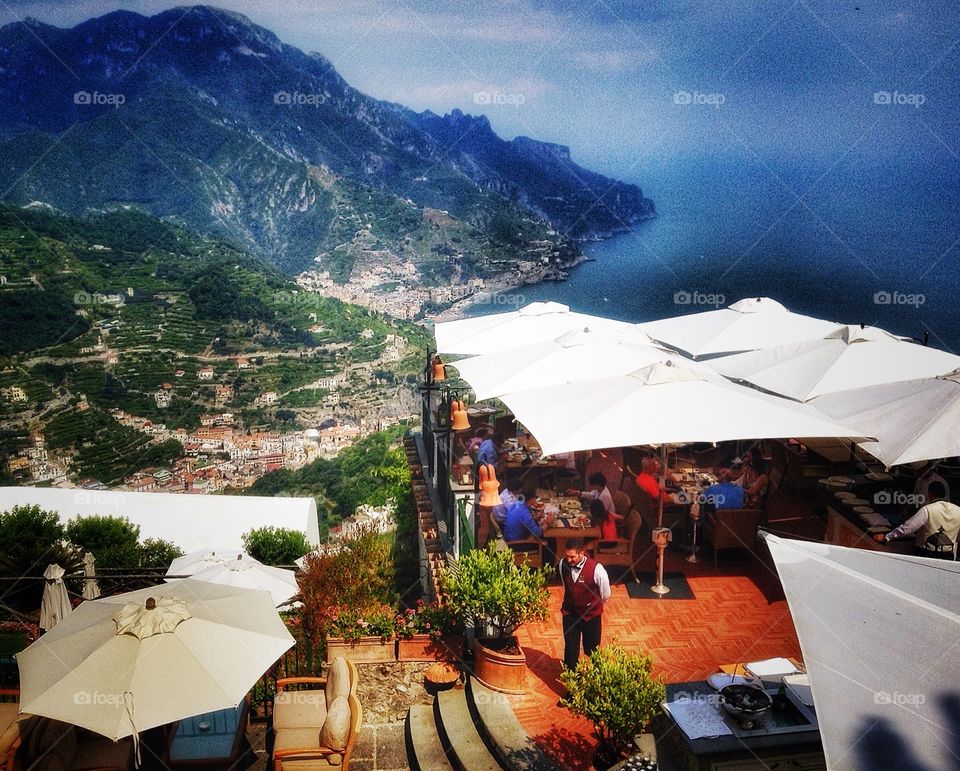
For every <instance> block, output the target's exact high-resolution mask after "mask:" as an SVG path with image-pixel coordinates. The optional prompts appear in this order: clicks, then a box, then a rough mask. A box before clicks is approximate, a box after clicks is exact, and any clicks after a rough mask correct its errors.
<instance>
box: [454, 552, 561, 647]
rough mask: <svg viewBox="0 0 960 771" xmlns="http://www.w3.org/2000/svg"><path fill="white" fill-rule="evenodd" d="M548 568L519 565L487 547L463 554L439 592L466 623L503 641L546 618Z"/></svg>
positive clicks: (508, 555) (510, 556) (507, 553)
mask: <svg viewBox="0 0 960 771" xmlns="http://www.w3.org/2000/svg"><path fill="white" fill-rule="evenodd" d="M551 569H552V568H550V567H549V566H547V567H543V568H539V569H535V568H531V567H529V566H528V565H521V566H518V565H516V564H514V557H513V552H512V551H509V550H498V549H497V548H496V546H495V544H490V545H489V546H488V547H487V548H486V549H474V550H473V551H468V552H467V553H466V554H462V555H461V556H460V559H459V560H458V561H457V564H456V567H455V568H453V569H452V570H450V571H449V572H447V573H446V574H444V576H443V577H442V580H441V585H442V591H443V592H444V593H445V594H446V595H447V597H448V601H449V604H450V608H451V609H452V610H453V612H454V613H456V614H457V615H459V616H460V617H461V618H463V619H464V621H465V622H466V623H467V624H470V625H472V626H474V627H475V628H476V629H478V630H482V629H486V628H492V629H493V630H494V637H495V638H500V639H502V638H504V637H507V636H508V635H510V634H513V632H514V631H515V630H516V629H517V627H519V626H520V625H522V624H525V623H527V622H529V621H542V620H544V619H545V618H546V617H547V608H548V603H549V601H550V594H549V592H548V591H547V590H546V588H545V586H544V584H545V583H546V580H547V576H548V575H549V574H550V571H551Z"/></svg>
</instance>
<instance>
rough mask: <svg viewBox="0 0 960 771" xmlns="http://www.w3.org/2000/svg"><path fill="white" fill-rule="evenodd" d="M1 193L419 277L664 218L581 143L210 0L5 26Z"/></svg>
mask: <svg viewBox="0 0 960 771" xmlns="http://www.w3.org/2000/svg"><path fill="white" fill-rule="evenodd" d="M0 103H2V104H3V105H4V109H3V110H2V111H0V190H4V191H7V192H6V195H5V200H7V201H8V202H10V203H13V204H17V205H28V204H31V203H33V202H43V203H46V204H49V205H52V206H55V207H57V208H58V209H60V210H61V211H63V212H65V213H67V214H72V215H81V214H83V213H84V212H87V211H90V210H112V209H118V208H122V207H133V208H136V209H139V210H142V211H144V212H146V213H148V214H151V215H154V216H157V217H163V218H168V219H170V220H172V221H174V222H176V223H179V224H181V225H184V226H186V227H189V228H191V229H194V230H197V231H200V232H204V233H210V234H214V235H217V236H222V237H226V238H229V239H230V240H231V241H233V242H234V243H235V244H236V245H237V246H238V247H240V248H242V249H244V250H247V251H250V252H252V253H254V254H256V255H258V256H260V257H263V258H266V259H267V260H269V261H271V262H273V263H274V264H276V265H278V266H279V267H281V268H282V269H283V270H284V271H286V272H289V273H296V272H299V271H301V270H303V269H305V268H307V267H310V266H313V267H316V265H315V264H314V261H315V260H316V262H317V263H319V265H320V267H321V268H325V269H328V270H330V272H331V274H332V275H333V276H334V278H336V279H339V280H344V279H345V278H346V277H348V276H349V274H350V272H351V271H352V270H353V268H354V266H355V264H356V262H357V260H358V259H361V258H362V257H363V255H365V254H369V253H370V252H373V253H379V252H384V251H386V252H389V253H391V254H392V255H393V256H394V257H395V258H396V259H397V260H398V261H400V262H404V261H410V262H412V263H413V264H414V265H416V266H417V268H418V270H420V273H421V274H422V280H423V283H425V284H434V283H437V284H440V283H446V282H448V281H450V276H456V277H457V280H462V279H467V278H471V277H475V276H486V275H493V274H496V273H500V272H502V271H503V270H504V268H505V266H508V265H510V264H513V265H514V266H515V265H516V264H517V263H519V262H521V261H523V260H524V259H527V260H529V259H530V254H531V253H535V254H536V255H537V259H539V258H540V257H541V256H542V255H545V254H546V255H547V259H548V260H549V261H550V262H552V263H554V264H556V265H557V266H563V265H566V264H570V263H571V262H573V261H574V260H575V259H576V257H577V250H576V248H575V246H574V242H575V241H578V240H583V239H590V238H596V237H602V236H605V235H608V234H610V233H612V232H615V231H622V230H625V229H628V228H629V227H630V226H631V225H633V224H634V223H636V222H638V221H641V220H643V219H646V218H648V217H651V216H654V207H653V203H652V202H651V201H650V200H649V199H647V198H644V197H643V194H642V192H641V190H640V189H639V188H638V187H636V186H634V185H628V184H624V183H621V182H617V181H614V180H611V179H607V178H605V177H603V176H601V175H599V174H595V173H592V172H590V171H588V170H586V169H583V168H581V167H579V166H578V165H576V164H575V163H574V162H573V161H572V160H571V158H570V153H569V150H568V149H567V148H565V147H562V146H560V145H554V144H549V143H545V142H538V141H536V140H533V139H528V138H526V137H518V138H516V139H514V140H513V141H509V142H508V141H505V140H503V139H501V138H500V137H498V136H497V135H496V134H495V133H494V132H493V130H492V129H491V127H490V124H489V122H488V121H487V119H486V118H485V117H474V116H470V115H465V114H463V113H461V112H459V111H454V112H453V113H451V114H449V115H446V116H438V115H435V114H433V113H430V112H425V113H416V112H413V111H411V110H409V109H407V108H405V107H403V106H401V105H397V104H392V103H389V102H385V101H380V100H376V99H373V98H371V97H369V96H366V95H364V94H362V93H361V92H359V91H357V90H356V89H354V88H352V87H351V86H350V85H349V84H347V83H346V82H345V81H344V80H343V78H342V77H340V75H339V74H338V73H337V72H336V70H335V69H334V67H333V66H332V64H331V63H330V62H329V61H328V60H327V59H325V58H324V57H323V56H321V55H319V54H316V53H309V54H308V53H304V52H303V51H300V50H298V49H296V48H294V47H292V46H289V45H286V44H284V43H282V42H281V41H280V40H279V39H278V38H277V37H276V36H275V35H274V34H273V33H272V32H270V31H268V30H266V29H263V28H262V27H259V26H257V25H255V24H253V23H252V22H250V21H249V20H248V19H247V18H246V17H244V16H241V15H239V14H236V13H232V12H228V11H224V10H220V9H215V8H211V7H205V6H194V7H191V8H176V9H171V10H168V11H164V12H162V13H159V14H157V15H155V16H152V17H145V16H141V15H139V14H136V13H132V12H128V11H116V12H114V13H110V14H107V15H105V16H102V17H99V18H95V19H91V20H88V21H86V22H84V23H82V24H79V25H77V26H76V27H73V28H72V29H60V28H56V27H53V26H49V25H46V24H42V23H40V22H37V21H35V20H29V19H28V20H26V21H25V22H23V23H13V24H8V25H7V26H4V27H2V28H0Z"/></svg>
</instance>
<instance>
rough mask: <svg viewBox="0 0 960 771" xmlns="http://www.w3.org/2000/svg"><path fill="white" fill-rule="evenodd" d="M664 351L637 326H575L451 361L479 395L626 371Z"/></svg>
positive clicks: (663, 355) (483, 395)
mask: <svg viewBox="0 0 960 771" xmlns="http://www.w3.org/2000/svg"><path fill="white" fill-rule="evenodd" d="M667 355H668V352H667V351H666V350H665V349H664V348H663V347H662V346H660V345H659V344H657V343H655V342H654V341H653V340H651V339H650V337H649V335H647V334H645V333H644V332H641V331H640V330H639V329H637V328H636V327H628V328H626V329H622V330H609V329H592V328H589V327H588V328H585V329H573V330H570V331H569V332H564V333H563V334H562V335H559V336H558V337H556V338H553V339H551V340H546V341H543V342H537V343H530V344H529V345H521V346H518V347H516V348H508V349H505V350H502V351H495V352H493V353H488V354H484V355H483V356H472V357H470V358H469V359H461V360H460V361H457V362H453V364H452V365H451V366H454V367H456V368H457V371H458V372H459V373H460V377H462V378H463V379H464V380H466V381H467V382H468V383H469V384H470V387H471V388H473V391H474V393H475V394H476V396H477V398H478V399H488V398H491V397H494V396H502V395H503V394H505V393H511V392H513V391H525V390H527V389H529V388H541V387H543V386H545V385H556V384H560V383H570V382H576V381H580V380H593V379H596V378H600V377H610V376H612V375H625V374H627V373H628V372H631V371H633V370H635V369H639V368H640V367H642V366H643V365H645V364H650V363H652V362H655V361H659V360H662V359H664V357H665V356H667Z"/></svg>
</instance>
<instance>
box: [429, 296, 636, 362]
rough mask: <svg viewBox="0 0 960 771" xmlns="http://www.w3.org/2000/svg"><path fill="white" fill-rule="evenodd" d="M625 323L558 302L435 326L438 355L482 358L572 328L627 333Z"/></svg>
mask: <svg viewBox="0 0 960 771" xmlns="http://www.w3.org/2000/svg"><path fill="white" fill-rule="evenodd" d="M633 326H634V325H633V324H628V323H627V322H625V321H614V320H613V319H605V318H603V317H601V316H591V315H589V314H586V313H577V312H575V311H571V310H570V308H569V306H567V305H561V304H560V303H555V302H546V303H543V302H536V303H530V304H529V305H525V306H524V307H523V308H520V310H517V311H510V312H509V313H495V314H492V315H490V316H473V317H471V318H466V319H457V320H456V321H445V322H441V323H440V324H437V325H436V326H435V327H434V330H433V333H434V337H435V338H436V342H437V353H452V354H465V355H468V356H479V355H481V354H485V353H493V352H494V351H502V350H503V349H505V348H513V347H515V346H518V345H528V344H530V343H540V342H544V341H546V340H553V339H554V338H556V337H559V336H560V335H562V334H563V333H564V332H569V331H570V330H571V329H587V328H589V329H594V330H601V329H602V330H614V331H615V330H628V329H630V328H631V327H633Z"/></svg>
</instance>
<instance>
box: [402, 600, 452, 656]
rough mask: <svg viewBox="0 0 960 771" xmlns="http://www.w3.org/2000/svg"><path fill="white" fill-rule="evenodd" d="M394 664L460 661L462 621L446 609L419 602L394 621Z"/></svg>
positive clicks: (435, 604) (434, 603)
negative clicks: (395, 637) (395, 654)
mask: <svg viewBox="0 0 960 771" xmlns="http://www.w3.org/2000/svg"><path fill="white" fill-rule="evenodd" d="M394 631H395V633H396V636H397V661H441V660H442V661H447V660H450V659H459V658H460V651H461V649H462V648H463V621H462V620H461V619H460V617H459V616H458V615H457V614H456V613H454V611H453V610H452V609H451V608H450V606H449V605H446V604H440V603H437V602H431V603H429V604H427V603H425V602H424V601H423V600H418V601H417V604H416V606H415V607H413V608H407V609H406V610H404V611H403V612H402V613H398V614H397V616H396V618H395V619H394Z"/></svg>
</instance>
